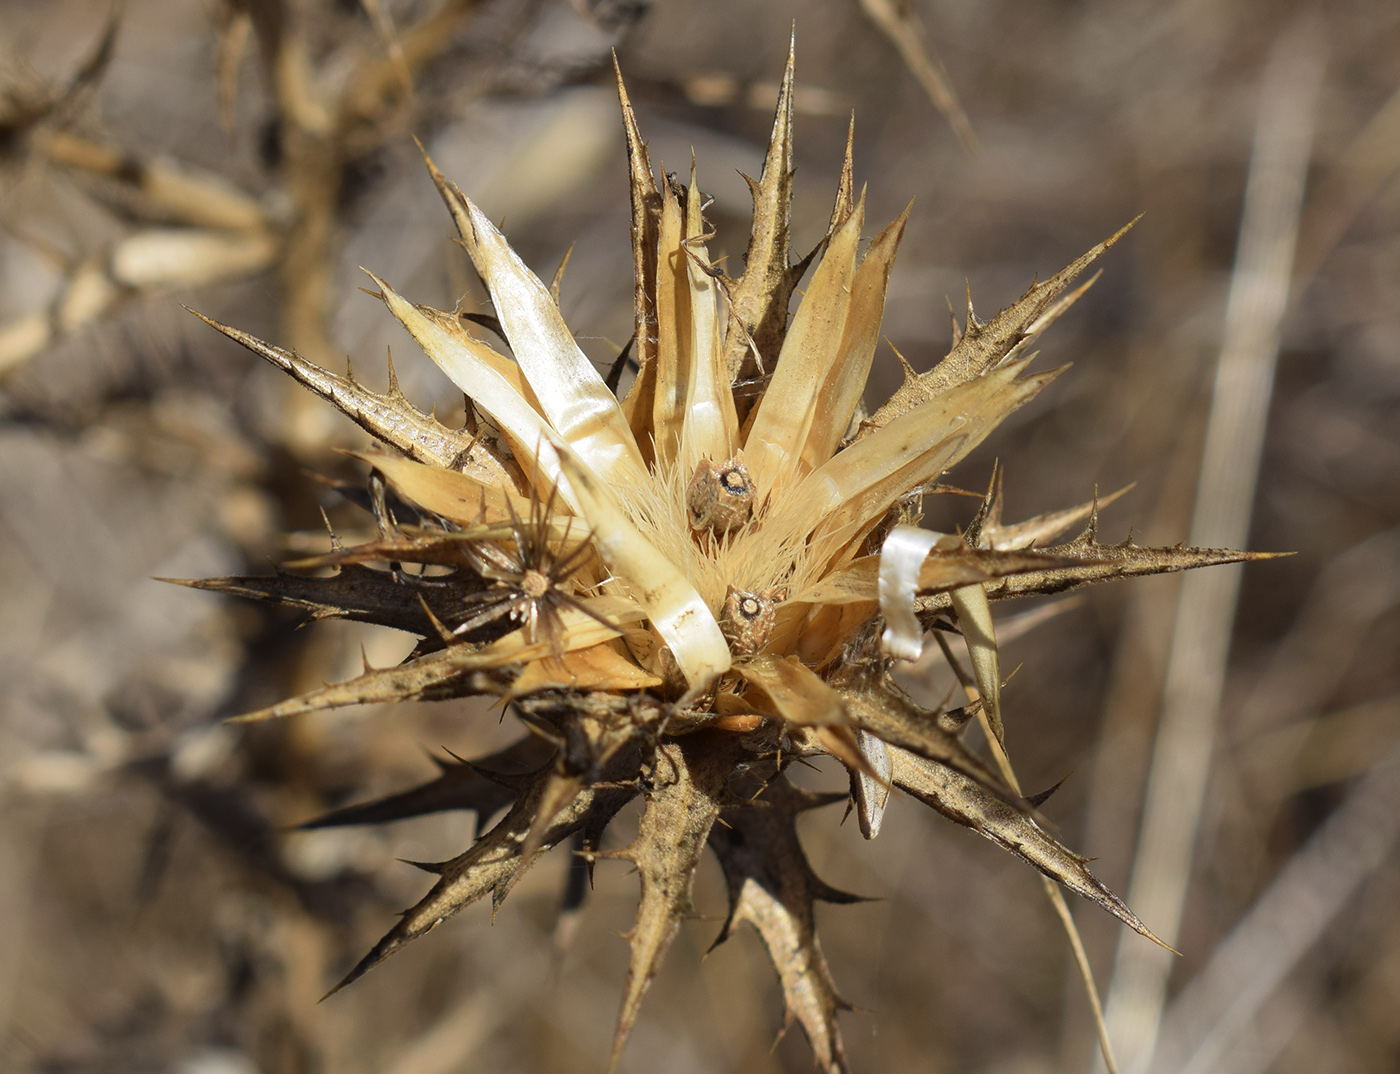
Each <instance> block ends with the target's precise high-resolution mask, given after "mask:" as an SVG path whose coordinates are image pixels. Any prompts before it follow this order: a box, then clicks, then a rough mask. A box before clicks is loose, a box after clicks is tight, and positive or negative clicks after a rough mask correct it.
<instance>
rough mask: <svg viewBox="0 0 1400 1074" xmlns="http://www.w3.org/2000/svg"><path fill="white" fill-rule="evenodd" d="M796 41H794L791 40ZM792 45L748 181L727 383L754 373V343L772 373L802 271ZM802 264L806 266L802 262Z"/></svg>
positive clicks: (732, 296)
mask: <svg viewBox="0 0 1400 1074" xmlns="http://www.w3.org/2000/svg"><path fill="white" fill-rule="evenodd" d="M794 44H795V42H794ZM794 61H795V50H794V45H789V48H788V58H787V66H786V67H785V68H784V69H783V81H782V85H781V87H780V88H779V90H778V109H777V113H776V114H775V115H774V117H773V133H772V136H771V137H770V138H769V140H768V153H767V155H766V156H765V157H764V160H763V171H762V173H761V175H760V178H759V181H758V182H756V183H755V182H754V181H753V180H752V179H748V177H747V176H745V178H746V179H748V183H749V189H750V191H751V192H752V193H753V225H752V228H751V230H750V232H749V246H748V251H747V252H746V253H745V254H744V274H743V275H742V276H740V277H739V279H737V280H734V281H732V282H731V283H730V287H729V326H728V328H727V330H726V332H725V339H724V363H725V368H726V369H727V370H728V371H729V379H730V381H731V382H733V381H736V380H742V379H746V378H748V377H751V376H753V375H754V373H755V372H756V371H757V364H756V363H755V361H754V357H753V352H752V351H751V350H750V341H751V340H752V346H754V347H756V348H757V349H758V353H759V354H760V355H762V356H763V361H764V365H765V367H766V368H767V369H768V371H769V372H771V371H772V368H773V364H772V363H773V361H774V360H775V359H776V357H777V355H778V352H779V350H781V349H782V344H783V336H784V335H785V334H786V332H787V311H788V300H789V299H791V298H792V290H793V288H794V287H796V286H797V280H798V279H799V277H800V273H795V272H794V271H793V269H792V268H791V267H789V265H788V218H789V211H790V208H791V203H792V175H793V166H792V80H793V64H794ZM803 267H805V266H803Z"/></svg>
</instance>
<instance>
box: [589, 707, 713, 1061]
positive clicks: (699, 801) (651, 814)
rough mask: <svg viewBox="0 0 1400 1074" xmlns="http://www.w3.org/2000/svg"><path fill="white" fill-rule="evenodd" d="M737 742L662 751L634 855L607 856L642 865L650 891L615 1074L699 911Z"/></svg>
mask: <svg viewBox="0 0 1400 1074" xmlns="http://www.w3.org/2000/svg"><path fill="white" fill-rule="evenodd" d="M725 739H728V741H725ZM734 739H735V736H725V737H724V738H722V739H721V740H720V741H719V742H716V741H715V739H714V738H713V737H712V736H710V735H707V734H704V733H703V732H702V733H701V734H699V735H695V736H690V737H687V738H683V739H681V740H679V741H678V742H671V743H666V744H664V745H662V746H661V747H660V748H658V750H657V752H656V760H655V768H654V771H653V774H652V779H653V785H652V790H651V791H649V792H648V793H647V798H646V812H645V813H643V814H642V819H641V828H640V831H638V833H637V838H636V839H635V840H634V841H633V842H632V843H631V844H630V845H629V846H628V847H627V848H626V849H624V850H620V851H615V852H613V853H611V854H609V855H607V856H608V857H618V858H625V859H626V860H628V861H630V862H632V863H633V864H635V865H636V867H637V875H638V876H639V877H640V879H641V885H642V894H641V899H640V901H639V902H638V904H637V920H636V923H635V924H634V925H633V926H632V930H631V932H629V933H628V934H627V940H628V943H629V944H630V945H631V950H632V954H631V961H630V963H629V965H628V968H627V987H626V990H625V991H624V993H623V997H622V1008H621V1010H620V1011H619V1012H618V1016H617V1032H616V1034H615V1035H614V1037H613V1049H612V1062H611V1064H610V1067H609V1069H616V1067H617V1061H618V1059H619V1057H620V1056H621V1055H622V1049H623V1047H624V1046H625V1045H626V1044H627V1038H628V1036H629V1035H630V1034H631V1032H632V1027H633V1026H634V1025H635V1024H636V1021H637V1012H638V1010H639V1009H640V1008H641V1003H642V997H643V996H644V995H645V994H646V990H647V988H648V987H649V986H650V985H651V980H652V977H654V976H655V974H656V971H657V969H658V968H659V967H660V965H661V961H662V959H663V958H665V957H666V952H667V950H668V949H669V948H670V946H671V941H672V940H673V939H675V935H676V929H677V928H678V927H679V926H680V922H681V918H682V917H684V916H686V915H687V914H689V913H690V911H691V894H690V885H691V880H692V878H693V877H694V875H695V868H696V866H697V865H698V864H699V862H700V855H701V854H702V853H703V851H704V849H705V841H706V839H707V838H708V837H709V834H710V829H711V827H712V826H713V824H714V822H715V818H717V817H718V816H719V811H720V805H721V797H722V796H723V794H724V789H725V784H726V782H727V781H728V778H729V773H730V771H731V770H732V769H733V766H734V763H735V762H736V760H737V759H738V751H739V749H740V748H741V747H740V746H739V744H738V743H737V742H736V741H734Z"/></svg>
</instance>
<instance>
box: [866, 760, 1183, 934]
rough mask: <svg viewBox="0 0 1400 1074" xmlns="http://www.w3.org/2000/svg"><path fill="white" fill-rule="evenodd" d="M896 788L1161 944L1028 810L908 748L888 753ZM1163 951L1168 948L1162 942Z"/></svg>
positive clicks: (1083, 863) (1120, 900) (1081, 860)
mask: <svg viewBox="0 0 1400 1074" xmlns="http://www.w3.org/2000/svg"><path fill="white" fill-rule="evenodd" d="M890 767H891V774H892V777H893V780H894V785H895V786H896V787H899V788H900V789H901V790H904V791H907V792H908V793H910V794H912V795H913V796H914V797H915V798H917V799H919V801H921V802H923V803H924V804H925V805H929V806H932V807H933V808H934V809H936V810H938V812H940V813H942V814H943V815H944V816H945V817H947V818H948V819H949V820H953V821H956V822H957V823H958V824H961V825H963V826H964V827H967V828H971V829H972V830H973V831H975V832H978V833H979V834H981V835H984V836H986V837H987V838H988V839H990V840H991V841H992V842H994V843H998V844H1000V845H1001V846H1002V847H1004V848H1005V849H1007V850H1009V851H1011V853H1013V854H1015V855H1016V856H1017V857H1019V858H1022V859H1023V860H1025V861H1027V862H1029V863H1030V864H1031V865H1034V866H1035V867H1036V868H1037V869H1039V870H1040V871H1041V872H1042V873H1044V874H1045V875H1046V876H1048V877H1050V879H1052V880H1056V881H1058V882H1059V883H1061V884H1063V885H1064V886H1065V887H1067V888H1069V889H1070V890H1071V891H1073V892H1076V893H1078V894H1080V895H1083V896H1084V897H1085V898H1086V899H1089V900H1091V901H1092V902H1095V903H1098V905H1099V906H1101V907H1103V909H1105V910H1107V911H1108V912H1109V913H1110V914H1112V915H1113V916H1114V917H1116V918H1118V920H1119V921H1121V922H1123V924H1125V925H1127V926H1128V927H1129V928H1131V929H1132V930H1133V931H1134V932H1137V933H1140V934H1141V935H1143V936H1145V937H1147V938H1148V939H1149V940H1151V941H1153V942H1154V943H1159V944H1160V943H1162V941H1161V940H1159V939H1157V937H1156V936H1154V935H1153V934H1152V932H1151V931H1150V930H1149V929H1148V928H1147V926H1146V925H1144V924H1143V923H1142V922H1141V921H1139V920H1138V919H1137V915H1136V914H1134V913H1133V912H1132V911H1131V910H1129V909H1128V907H1127V906H1126V905H1125V904H1124V902H1123V900H1122V899H1120V898H1119V897H1118V896H1117V895H1115V894H1113V892H1111V891H1109V890H1108V888H1106V887H1104V885H1103V884H1102V883H1100V882H1099V880H1098V878H1097V877H1095V876H1094V874H1093V873H1091V872H1089V869H1088V867H1087V864H1086V863H1087V862H1088V860H1089V859H1087V858H1083V857H1080V856H1079V855H1078V854H1075V853H1074V852H1073V851H1071V850H1069V849H1067V848H1066V847H1064V846H1063V845H1062V844H1061V843H1060V842H1059V841H1058V840H1056V839H1055V838H1054V837H1052V836H1050V835H1049V834H1047V833H1046V832H1045V830H1044V829H1042V828H1041V827H1040V825H1038V824H1037V823H1036V822H1035V820H1034V818H1032V817H1031V816H1029V815H1028V814H1027V813H1026V812H1024V811H1022V810H1018V809H1016V808H1015V807H1014V806H1012V805H1011V804H1010V803H1008V802H1007V801H1005V800H1004V799H1002V798H1000V797H998V796H997V795H994V794H992V793H990V792H989V791H988V790H987V789H986V788H985V787H983V786H981V785H980V784H978V783H976V782H974V781H972V780H970V779H968V778H967V777H966V776H964V775H962V774H961V773H958V772H955V771H953V770H952V769H951V768H948V767H947V766H946V765H942V764H939V763H938V762H937V761H929V760H925V759H924V758H922V757H917V756H915V755H914V754H912V753H910V752H909V751H907V750H903V749H900V748H898V747H894V748H892V749H891V750H890ZM1162 946H1163V947H1165V946H1166V944H1162Z"/></svg>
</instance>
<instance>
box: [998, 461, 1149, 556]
mask: <svg viewBox="0 0 1400 1074" xmlns="http://www.w3.org/2000/svg"><path fill="white" fill-rule="evenodd" d="M1133 488H1134V486H1133V485H1125V486H1124V487H1123V488H1121V489H1119V490H1118V491H1117V492H1115V493H1113V494H1112V495H1111V496H1105V497H1104V498H1103V499H1102V500H1100V499H1093V500H1089V501H1087V502H1086V503H1081V504H1079V505H1077V506H1075V507H1067V508H1065V509H1064V510H1063V511H1051V512H1049V513H1048V514H1044V515H1036V516H1035V517H1034V518H1028V519H1026V520H1025V521H1024V522H1017V523H1014V524H1012V525H1003V524H1002V521H1001V487H1000V479H999V477H998V483H997V489H996V493H995V495H994V497H993V499H992V501H991V510H990V511H989V512H988V515H987V519H986V523H985V524H984V525H983V526H982V528H981V534H980V538H981V539H980V540H978V541H977V542H976V543H978V544H981V545H985V546H986V547H988V548H996V549H1006V550H1010V549H1016V548H1033V547H1035V546H1037V545H1041V544H1043V543H1044V542H1046V541H1053V540H1054V539H1055V538H1056V537H1058V536H1059V535H1060V534H1062V533H1064V532H1065V530H1067V529H1069V528H1070V527H1071V526H1073V525H1074V524H1075V523H1076V522H1082V521H1083V520H1084V519H1086V518H1089V517H1090V516H1092V515H1094V514H1095V513H1096V512H1097V511H1098V510H1099V508H1102V507H1107V506H1108V505H1109V504H1111V503H1113V502H1114V501H1115V500H1117V499H1119V498H1120V497H1122V496H1124V495H1126V494H1127V493H1128V492H1130V491H1132V489H1133Z"/></svg>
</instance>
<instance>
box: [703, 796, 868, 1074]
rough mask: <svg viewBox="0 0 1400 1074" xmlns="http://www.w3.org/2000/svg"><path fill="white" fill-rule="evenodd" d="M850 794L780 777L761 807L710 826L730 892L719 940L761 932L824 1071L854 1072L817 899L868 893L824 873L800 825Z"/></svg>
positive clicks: (790, 1016) (792, 1012)
mask: <svg viewBox="0 0 1400 1074" xmlns="http://www.w3.org/2000/svg"><path fill="white" fill-rule="evenodd" d="M845 797H846V796H845V795H844V794H840V793H836V794H812V793H810V792H808V791H802V790H798V789H797V788H796V787H794V786H793V785H792V784H791V783H789V782H788V781H787V778H786V777H784V776H782V775H778V776H776V777H775V778H774V779H773V781H772V782H770V783H769V784H768V785H767V786H766V787H765V788H764V789H763V791H762V793H761V794H759V795H758V797H757V799H756V800H755V804H753V805H749V804H744V805H737V806H730V807H728V808H726V809H725V810H724V812H723V813H722V814H721V817H722V820H723V823H722V824H719V825H716V826H715V827H714V828H712V829H711V830H710V846H711V848H712V849H713V850H714V852H715V856H716V857H717V858H719V863H720V866H721V868H723V870H724V878H725V882H726V884H727V886H728V889H729V916H728V918H727V919H726V920H725V922H724V928H723V929H722V930H721V931H720V934H719V936H718V937H717V938H716V940H715V944H716V945H718V944H720V943H723V942H724V941H725V940H727V939H728V938H729V935H730V933H731V932H732V931H733V929H734V926H735V925H738V924H742V923H744V922H747V923H748V924H750V925H752V926H753V927H754V928H755V929H757V930H758V934H759V936H761V937H762V938H763V945H764V947H766V948H767V949H768V957H769V958H770V959H772V961H773V968H774V969H775V970H777V972H778V978H779V980H780V981H781V982H782V986H783V998H784V1000H785V1001H786V1004H787V1021H788V1024H791V1023H792V1022H793V1020H796V1021H797V1022H798V1023H799V1024H800V1025H801V1026H802V1029H803V1031H804V1032H805V1033H806V1034H807V1040H808V1042H809V1043H810V1044H811V1046H812V1054H813V1056H814V1057H815V1058H816V1063H817V1068H818V1069H819V1070H821V1071H822V1072H823V1074H838V1072H844V1071H846V1070H847V1065H846V1053H845V1049H844V1048H843V1047H842V1044H841V1032H840V1030H839V1029H838V1028H837V1025H836V1012H837V1011H838V1010H849V1009H850V1006H851V1005H850V1004H849V1003H847V1002H846V1001H845V1000H844V999H842V998H841V996H840V995H839V994H838V993H837V991H836V985H835V983H834V982H833V981H832V979H831V971H830V970H829V969H828V968H827V964H826V958H825V956H823V954H822V949H821V944H820V943H819V942H818V940H817V932H816V921H815V917H814V914H813V904H814V903H815V902H816V901H817V900H818V899H820V900H822V901H823V902H835V903H849V902H857V901H859V900H860V896H858V895H849V894H847V893H846V892H843V891H837V890H836V889H834V888H832V887H830V886H828V885H827V884H824V883H823V882H822V881H821V880H819V879H818V878H817V876H816V874H815V873H813V872H812V867H811V865H809V864H808V862H807V855H806V854H804V853H803V851H802V844H801V843H800V842H799V841H798V838H797V823H796V822H797V816H798V814H799V813H802V812H803V811H805V810H808V809H812V808H814V807H816V806H823V805H828V804H830V803H832V802H839V801H841V800H843V799H844V798H845Z"/></svg>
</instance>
